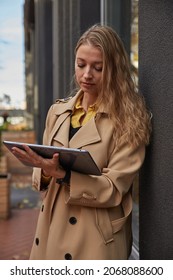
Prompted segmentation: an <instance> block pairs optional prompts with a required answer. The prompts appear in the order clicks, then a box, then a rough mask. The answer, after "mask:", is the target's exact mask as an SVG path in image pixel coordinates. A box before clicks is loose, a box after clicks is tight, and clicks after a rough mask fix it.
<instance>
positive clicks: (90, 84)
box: [81, 82, 94, 87]
mask: <svg viewBox="0 0 173 280" xmlns="http://www.w3.org/2000/svg"><path fill="white" fill-rule="evenodd" d="M81 84H82V85H83V86H85V87H90V86H93V85H94V84H92V83H86V82H82V83H81Z"/></svg>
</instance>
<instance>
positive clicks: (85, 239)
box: [13, 25, 150, 260]
mask: <svg viewBox="0 0 173 280" xmlns="http://www.w3.org/2000/svg"><path fill="white" fill-rule="evenodd" d="M75 78H76V82H77V85H78V87H79V90H78V91H77V93H76V95H75V96H73V97H71V98H68V99H65V100H57V101H56V104H54V105H53V106H51V108H50V110H49V112H48V115H47V120H46V127H45V131H44V136H43V144H45V145H53V146H64V147H70V148H80V149H85V150H88V151H89V152H90V154H91V155H92V157H93V158H94V160H95V162H96V164H97V165H98V167H99V169H100V170H101V172H102V175H101V176H94V175H85V174H82V173H78V172H74V171H69V170H67V171H65V170H64V169H63V168H62V167H61V166H60V165H59V160H58V154H54V156H53V158H52V159H44V158H42V157H40V156H38V155H37V154H35V153H34V152H33V151H31V150H30V149H29V148H28V147H27V146H25V151H21V150H19V149H17V148H14V151H13V152H14V154H16V153H18V155H20V157H21V158H25V161H26V160H27V161H28V162H31V163H32V164H34V166H36V167H37V168H35V169H34V172H33V186H34V187H35V188H36V189H38V190H40V191H44V193H45V196H44V198H43V203H42V206H41V210H40V215H39V219H38V225H37V230H36V235H35V239H34V243H33V247H32V251H31V256H30V258H31V259H58V260H60V259H61V260H63V259H74V260H89V259H90V260H91V259H95V260H101V259H102V260H115V259H128V257H129V255H130V252H131V245H132V234H131V213H132V197H131V186H132V183H133V180H134V178H135V176H136V174H137V173H138V170H139V169H140V167H141V165H142V163H143V160H144V156H145V146H146V145H147V144H148V143H149V135H150V115H149V114H148V112H147V110H146V107H145V103H144V100H143V98H142V97H141V96H140V95H139V94H138V92H137V89H136V87H135V85H134V80H133V79H132V77H131V72H130V65H129V61H128V57H127V55H126V53H125V50H124V47H123V45H122V42H121V40H120V38H119V37H118V36H117V34H116V33H115V31H114V30H113V29H111V28H110V27H107V26H101V25H95V26H93V27H91V28H90V29H89V30H87V31H86V32H85V33H84V34H83V35H82V36H81V38H80V39H79V41H78V43H77V46H76V50H75Z"/></svg>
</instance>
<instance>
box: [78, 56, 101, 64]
mask: <svg viewBox="0 0 173 280" xmlns="http://www.w3.org/2000/svg"><path fill="white" fill-rule="evenodd" d="M78 59H79V60H82V61H83V62H85V61H86V60H85V59H83V58H81V57H77V58H76V60H78ZM93 63H95V64H103V61H94V62H93Z"/></svg>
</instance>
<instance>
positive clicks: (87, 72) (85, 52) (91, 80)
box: [75, 45, 103, 97]
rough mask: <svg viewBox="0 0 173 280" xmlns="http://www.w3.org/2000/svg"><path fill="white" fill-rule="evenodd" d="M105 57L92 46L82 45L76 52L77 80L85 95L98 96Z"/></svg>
mask: <svg viewBox="0 0 173 280" xmlns="http://www.w3.org/2000/svg"><path fill="white" fill-rule="evenodd" d="M102 68H103V57H102V53H101V51H100V50H99V49H98V48H96V47H93V46H92V45H81V46H80V47H79V48H78V50H77V52H76V60H75V74H76V80H77V83H78V84H79V86H80V88H81V89H82V90H83V91H84V93H88V94H92V95H95V97H97V96H98V94H99V92H100V88H101V78H102Z"/></svg>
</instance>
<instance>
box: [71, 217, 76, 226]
mask: <svg viewBox="0 0 173 280" xmlns="http://www.w3.org/2000/svg"><path fill="white" fill-rule="evenodd" d="M69 223H70V224H72V225H75V224H76V223H77V219H76V218H75V217H70V219H69Z"/></svg>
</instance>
